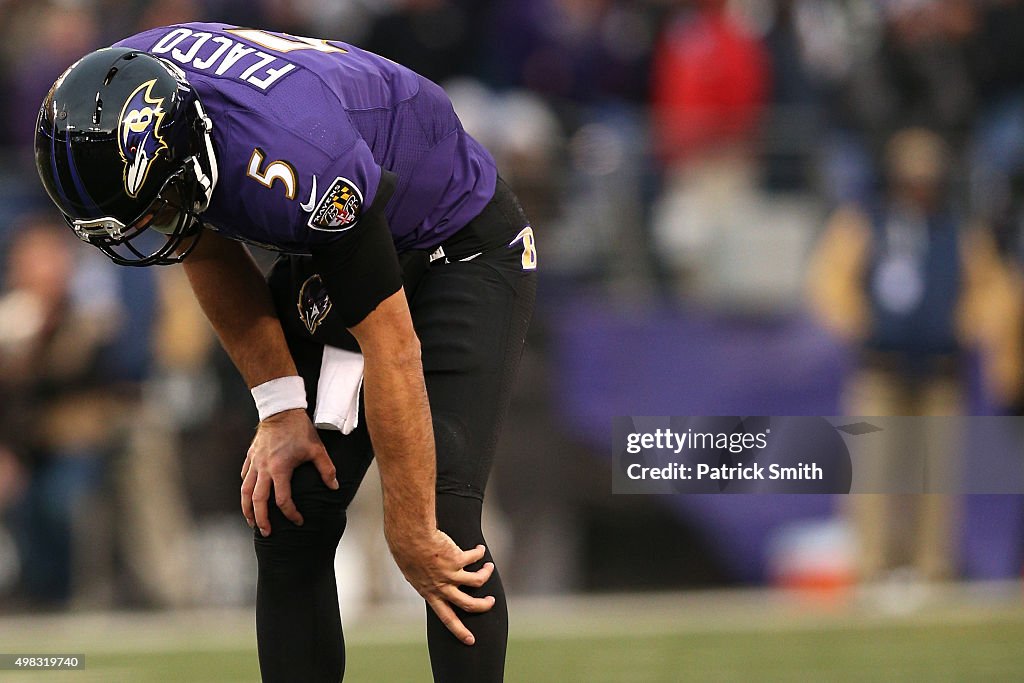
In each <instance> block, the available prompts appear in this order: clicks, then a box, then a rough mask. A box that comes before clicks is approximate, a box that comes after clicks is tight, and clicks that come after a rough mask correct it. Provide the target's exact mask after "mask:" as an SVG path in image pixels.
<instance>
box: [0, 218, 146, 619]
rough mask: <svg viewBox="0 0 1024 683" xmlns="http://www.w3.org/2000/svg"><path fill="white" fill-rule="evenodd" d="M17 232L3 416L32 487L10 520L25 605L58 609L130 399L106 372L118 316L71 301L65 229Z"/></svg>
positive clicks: (3, 310) (0, 343)
mask: <svg viewBox="0 0 1024 683" xmlns="http://www.w3.org/2000/svg"><path fill="white" fill-rule="evenodd" d="M15 230H16V233H15V235H14V237H13V239H12V241H11V243H10V245H9V247H8V252H7V255H6V259H5V260H6V265H5V267H4V274H5V286H4V293H3V295H2V298H0V330H2V332H0V387H2V392H3V401H2V406H3V407H2V409H0V411H2V412H0V415H2V419H3V435H4V436H3V441H4V446H5V448H6V449H9V450H10V452H13V453H15V454H16V455H17V457H18V459H19V460H20V462H21V464H22V467H23V469H24V477H25V479H26V483H25V486H24V488H23V490H22V491H21V492H20V495H19V496H17V497H16V499H15V501H14V504H13V508H12V509H11V510H10V515H11V520H12V526H13V527H14V531H15V537H16V538H17V541H18V548H19V551H20V554H21V565H22V571H21V577H22V583H23V587H24V591H25V596H26V597H27V598H28V599H30V600H31V601H32V603H31V604H34V605H40V606H50V607H60V606H64V605H66V604H67V602H68V601H69V600H70V599H71V597H72V594H73V588H74V581H73V579H74V574H73V569H74V563H75V559H76V558H78V554H79V553H78V551H79V550H80V548H76V544H75V541H76V538H75V535H74V530H75V528H76V527H78V526H79V522H80V521H81V520H84V519H87V518H88V517H89V514H88V511H89V507H88V505H89V504H90V503H92V504H95V502H96V501H95V500H90V499H91V498H92V499H95V498H96V497H97V496H98V495H99V493H100V491H102V490H103V484H104V477H105V474H106V471H107V467H108V464H109V461H110V458H111V457H112V455H113V450H114V449H115V448H116V447H117V446H118V444H119V440H120V438H121V432H122V430H123V428H124V425H123V424H122V423H120V421H119V419H118V416H120V415H123V414H124V413H125V409H126V408H128V407H129V406H130V403H131V401H132V399H133V397H132V396H131V395H130V394H129V395H125V394H124V393H123V392H122V391H121V389H122V387H119V386H118V382H117V379H118V378H117V376H116V375H111V374H110V373H109V372H108V369H109V367H110V363H111V361H112V358H111V353H112V351H113V342H114V339H115V337H116V334H117V329H118V324H119V321H118V320H117V318H116V316H115V311H114V310H112V309H110V308H106V307H96V306H92V307H83V306H80V305H77V303H76V301H75V300H74V296H73V295H72V286H73V283H74V281H75V270H76V264H75V256H74V247H75V246H76V245H75V243H74V242H73V241H69V240H68V239H67V234H66V230H65V229H64V228H63V227H62V226H60V225H58V224H56V223H54V221H53V219H52V218H51V217H45V218H44V217H42V216H36V217H29V218H25V219H24V220H23V221H22V222H21V223H20V224H19V226H18V227H17V228H16V229H15ZM79 540H80V539H79Z"/></svg>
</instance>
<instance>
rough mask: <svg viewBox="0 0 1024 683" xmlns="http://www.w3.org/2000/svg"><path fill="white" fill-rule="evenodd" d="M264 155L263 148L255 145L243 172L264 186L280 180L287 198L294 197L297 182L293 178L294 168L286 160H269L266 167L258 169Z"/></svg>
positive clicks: (270, 185) (269, 186)
mask: <svg viewBox="0 0 1024 683" xmlns="http://www.w3.org/2000/svg"><path fill="white" fill-rule="evenodd" d="M265 157H266V155H265V154H264V152H263V150H262V149H260V148H259V147H257V148H256V149H254V150H253V151H252V157H250V158H249V168H248V169H246V172H245V174H246V175H247V176H249V177H250V178H252V179H253V180H255V181H256V182H257V183H259V184H260V185H262V186H263V187H266V188H272V187H273V186H274V181H275V180H280V181H281V183H282V184H283V185H284V195H285V196H286V197H288V199H295V193H296V191H297V190H298V186H299V183H298V181H297V180H296V178H295V168H294V167H293V166H292V165H291V164H289V163H288V162H287V161H281V160H278V161H271V162H270V163H269V164H267V167H266V168H264V169H262V170H260V166H262V165H263V160H264V158H265Z"/></svg>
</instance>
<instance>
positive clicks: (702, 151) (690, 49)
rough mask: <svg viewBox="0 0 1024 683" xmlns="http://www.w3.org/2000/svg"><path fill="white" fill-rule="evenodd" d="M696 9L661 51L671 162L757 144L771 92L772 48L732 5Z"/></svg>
mask: <svg viewBox="0 0 1024 683" xmlns="http://www.w3.org/2000/svg"><path fill="white" fill-rule="evenodd" d="M693 4H694V7H693V8H692V9H689V10H687V11H684V12H682V13H681V14H679V15H678V16H676V17H674V18H673V19H672V20H671V21H670V22H669V24H668V27H667V29H666V30H665V35H664V37H663V39H662V41H661V42H660V44H659V45H658V47H657V49H656V50H655V53H654V65H653V76H652V78H653V86H652V95H651V98H652V108H653V116H654V128H655V137H656V140H657V143H656V144H657V149H658V151H659V153H660V156H661V157H662V158H663V159H664V160H665V161H666V162H667V163H668V164H669V165H675V164H678V163H680V162H683V161H686V160H687V159H689V158H692V157H695V156H697V157H700V156H703V155H707V154H714V153H716V152H720V151H723V150H729V149H731V148H735V147H743V146H744V145H746V144H747V143H749V142H750V139H751V136H752V135H753V133H754V131H755V129H756V126H757V123H758V118H759V116H760V114H761V113H762V107H763V105H764V103H765V98H766V96H767V94H768V88H769V80H770V79H769V65H768V55H767V53H766V52H765V48H764V45H763V44H762V43H761V41H760V40H759V39H758V38H757V37H756V36H755V35H754V34H753V33H751V32H750V30H749V29H747V28H746V27H745V26H744V25H743V24H742V23H741V22H740V21H739V19H738V18H737V17H736V16H735V15H733V14H732V13H730V12H729V11H728V9H727V2H726V0H698V1H696V2H694V3H693Z"/></svg>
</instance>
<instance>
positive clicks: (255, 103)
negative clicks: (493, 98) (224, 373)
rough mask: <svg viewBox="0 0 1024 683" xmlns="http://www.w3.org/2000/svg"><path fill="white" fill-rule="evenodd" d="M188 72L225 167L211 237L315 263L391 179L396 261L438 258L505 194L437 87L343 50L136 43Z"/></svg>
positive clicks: (154, 37) (180, 29)
mask: <svg viewBox="0 0 1024 683" xmlns="http://www.w3.org/2000/svg"><path fill="white" fill-rule="evenodd" d="M115 47H130V48H135V49H138V50H144V51H146V52H149V53H151V54H154V55H156V56H158V57H163V58H166V59H168V60H170V61H172V62H174V63H175V64H177V65H179V66H180V67H181V68H182V69H184V70H185V73H186V75H187V76H188V80H189V82H190V83H192V85H193V86H194V87H195V89H196V92H197V93H198V94H199V98H200V101H201V102H202V104H203V106H204V108H205V109H206V111H207V113H208V114H209V116H210V118H211V119H212V120H213V123H214V129H213V141H214V146H215V148H216V151H217V159H218V163H219V167H220V169H219V170H220V173H219V180H218V183H217V187H216V189H215V190H214V193H213V200H212V201H211V203H210V207H209V209H207V211H206V212H205V213H204V214H203V218H204V220H206V221H207V222H208V223H209V224H210V225H211V227H213V228H215V229H216V230H218V231H219V232H221V233H222V234H223V235H224V236H226V237H232V238H235V239H240V240H243V241H247V242H251V243H254V244H258V245H261V246H266V247H270V248H273V249H277V250H281V251H288V252H296V253H305V252H308V251H309V250H310V249H311V248H312V247H315V246H317V245H321V244H324V243H325V242H329V241H331V240H333V239H334V238H336V237H337V236H338V234H339V233H343V232H344V231H346V230H348V229H349V228H351V227H352V226H354V225H355V224H356V223H357V222H358V219H359V215H360V213H361V211H362V210H363V209H364V207H369V206H371V205H372V204H373V202H374V199H375V197H376V193H377V190H378V187H379V186H380V185H381V178H382V171H387V172H390V173H393V174H395V176H396V178H395V183H396V184H395V190H394V194H393V195H392V196H391V198H390V200H388V202H387V204H386V207H385V215H386V216H387V219H388V223H389V225H390V227H391V233H392V236H393V237H394V241H395V246H396V248H397V249H398V250H399V251H404V250H409V249H427V248H433V247H435V246H437V245H438V244H440V243H441V242H442V241H444V240H445V239H446V238H448V237H450V236H451V235H453V234H454V233H455V232H456V231H457V230H459V228H461V227H463V226H464V225H466V223H468V222H469V221H470V220H471V219H472V218H474V217H475V216H476V215H477V214H479V213H480V211H481V210H482V209H483V208H484V206H485V205H486V204H487V202H488V201H489V200H490V199H491V196H492V195H493V194H494V187H495V180H496V178H497V171H496V169H495V165H494V160H493V159H492V158H491V155H490V154H489V153H488V152H487V150H485V149H484V148H483V147H482V146H481V145H480V144H479V143H478V142H477V141H476V140H474V139H473V138H472V137H470V136H469V134H468V133H466V131H465V130H463V128H462V124H461V123H460V122H459V119H458V117H457V116H456V115H455V111H454V110H453V109H452V104H451V101H450V100H449V99H448V96H447V95H446V94H445V93H444V91H443V90H442V89H441V88H440V87H439V86H438V85H436V84H434V83H432V82H431V81H429V80H427V79H426V78H423V77H422V76H420V75H418V74H416V73H414V72H413V71H410V70H409V69H407V68H405V67H403V66H400V65H398V64H395V63H394V62H392V61H390V60H388V59H385V58H384V57H380V56H378V55H375V54H373V53H370V52H366V51H365V50H360V49H359V48H357V47H353V46H351V45H347V44H345V43H341V42H338V41H333V40H332V41H326V40H319V39H313V38H301V37H297V36H292V35H288V34H285V33H275V32H269V31H261V30H256V29H245V28H238V27H235V26H230V25H228V24H198V23H197V24H182V25H180V26H169V27H164V28H158V29H153V30H150V31H146V32H144V33H139V34H137V35H134V36H131V37H129V38H126V39H124V40H122V41H120V42H119V43H117V44H116V45H115Z"/></svg>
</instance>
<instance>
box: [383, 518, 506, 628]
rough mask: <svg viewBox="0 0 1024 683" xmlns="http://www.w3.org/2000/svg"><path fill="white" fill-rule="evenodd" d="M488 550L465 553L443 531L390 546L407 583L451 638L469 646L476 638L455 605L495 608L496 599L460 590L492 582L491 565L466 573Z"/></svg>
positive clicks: (475, 609)
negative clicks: (426, 537)
mask: <svg viewBox="0 0 1024 683" xmlns="http://www.w3.org/2000/svg"><path fill="white" fill-rule="evenodd" d="M485 550H486V549H485V548H484V546H482V545H478V546H476V547H475V548H473V549H471V550H462V549H461V548H459V546H458V545H456V544H455V542H454V541H453V540H452V539H451V538H450V537H449V536H448V535H447V534H445V533H444V532H442V531H440V530H435V532H434V534H433V536H431V537H430V538H428V539H418V540H417V542H411V543H404V544H403V543H398V542H395V543H391V552H392V554H393V555H394V556H395V561H396V562H397V563H398V567H399V568H400V569H401V570H402V573H403V574H404V575H405V578H406V580H407V581H408V582H409V583H410V584H412V587H413V588H415V589H416V591H417V592H418V593H419V594H420V595H421V596H423V599H424V600H426V602H427V604H428V605H430V608H431V609H432V610H434V613H435V614H437V616H438V618H439V619H440V620H441V623H443V624H444V625H445V626H446V627H447V628H448V630H449V631H451V632H452V635H454V636H455V637H456V638H458V639H459V640H460V641H461V642H463V643H465V644H466V645H472V644H473V643H474V642H476V639H475V638H474V636H473V634H472V633H471V632H470V630H469V629H468V628H466V626H465V624H463V623H462V620H461V619H459V617H458V614H456V612H455V610H454V609H452V606H453V605H454V606H455V607H458V608H459V609H461V610H463V611H465V612H486V611H488V610H490V609H491V608H492V607H494V603H495V599H494V596H492V595H488V596H486V597H482V598H474V597H473V596H471V595H469V594H467V593H466V592H464V591H463V590H461V589H460V586H470V587H472V588H479V587H481V586H483V585H484V584H486V583H487V582H488V581H489V580H490V578H491V574H493V573H494V564H493V563H491V562H487V563H485V564H484V565H483V567H481V568H480V569H478V570H476V571H467V570H466V567H467V566H469V565H471V564H474V563H476V562H479V561H480V560H482V559H483V557H484V552H485Z"/></svg>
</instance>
